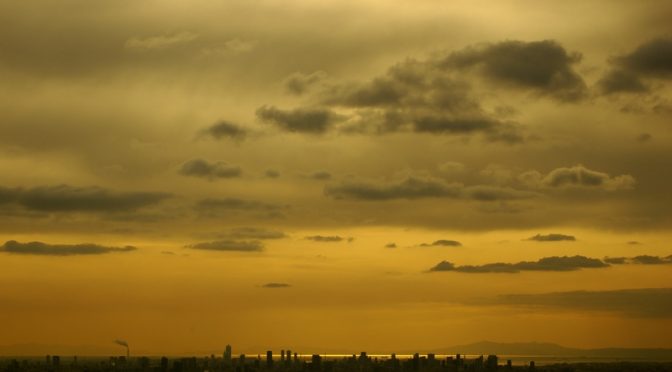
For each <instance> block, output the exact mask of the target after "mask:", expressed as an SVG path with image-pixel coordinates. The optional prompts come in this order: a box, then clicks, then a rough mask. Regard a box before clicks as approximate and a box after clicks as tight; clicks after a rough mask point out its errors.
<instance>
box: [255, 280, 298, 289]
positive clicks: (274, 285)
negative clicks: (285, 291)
mask: <svg viewBox="0 0 672 372" xmlns="http://www.w3.org/2000/svg"><path fill="white" fill-rule="evenodd" d="M291 286H292V285H291V284H287V283H275V282H271V283H266V284H264V285H262V286H261V287H262V288H272V289H274V288H289V287H291Z"/></svg>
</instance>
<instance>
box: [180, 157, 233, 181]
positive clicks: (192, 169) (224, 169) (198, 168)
mask: <svg viewBox="0 0 672 372" xmlns="http://www.w3.org/2000/svg"><path fill="white" fill-rule="evenodd" d="M180 174H182V175H184V176H191V177H201V178H207V179H209V180H214V179H218V178H235V177H240V176H241V175H242V174H243V171H242V170H241V169H240V167H237V166H233V165H227V164H226V163H223V162H216V163H209V162H208V161H206V160H203V159H193V160H189V161H188V162H186V163H184V164H182V167H181V168H180Z"/></svg>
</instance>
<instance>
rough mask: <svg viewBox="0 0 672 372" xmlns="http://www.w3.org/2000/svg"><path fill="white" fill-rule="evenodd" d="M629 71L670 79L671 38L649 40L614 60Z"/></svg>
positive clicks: (671, 65) (671, 71)
mask: <svg viewBox="0 0 672 372" xmlns="http://www.w3.org/2000/svg"><path fill="white" fill-rule="evenodd" d="M615 62H616V64H617V65H620V66H622V67H624V68H626V69H628V70H630V71H634V72H637V73H640V74H642V75H647V76H652V77H662V78H670V77H672V38H658V39H654V40H650V41H648V42H646V43H644V44H642V45H640V46H639V47H637V49H635V50H634V51H633V52H632V53H629V54H626V55H624V56H621V57H618V58H616V60H615Z"/></svg>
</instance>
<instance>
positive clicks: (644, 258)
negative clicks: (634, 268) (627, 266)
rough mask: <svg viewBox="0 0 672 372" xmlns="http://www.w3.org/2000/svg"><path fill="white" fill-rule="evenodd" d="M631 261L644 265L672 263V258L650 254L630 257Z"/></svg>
mask: <svg viewBox="0 0 672 372" xmlns="http://www.w3.org/2000/svg"><path fill="white" fill-rule="evenodd" d="M630 262H632V263H635V264H642V265H661V264H672V260H670V259H669V258H660V257H658V256H649V255H641V256H635V257H632V258H631V259H630Z"/></svg>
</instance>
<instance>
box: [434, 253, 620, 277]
mask: <svg viewBox="0 0 672 372" xmlns="http://www.w3.org/2000/svg"><path fill="white" fill-rule="evenodd" d="M604 267H609V264H607V263H604V262H603V261H601V260H599V259H596V258H589V257H585V256H572V257H569V256H562V257H558V256H553V257H544V258H541V259H539V260H537V261H521V262H518V263H503V262H496V263H490V264H485V265H476V266H473V265H466V266H455V264H453V263H451V262H448V261H442V262H439V263H438V264H437V265H436V266H434V267H432V268H431V269H429V271H455V272H461V273H519V272H521V271H574V270H579V269H585V268H604Z"/></svg>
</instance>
